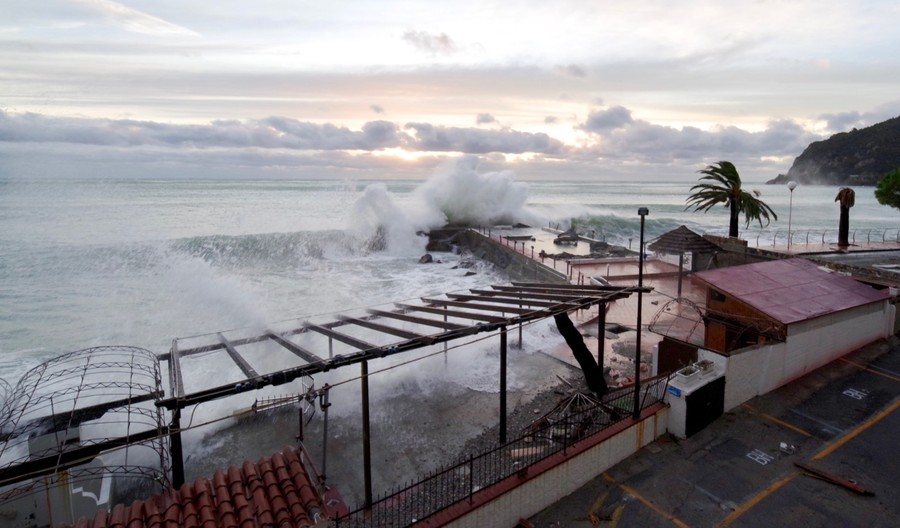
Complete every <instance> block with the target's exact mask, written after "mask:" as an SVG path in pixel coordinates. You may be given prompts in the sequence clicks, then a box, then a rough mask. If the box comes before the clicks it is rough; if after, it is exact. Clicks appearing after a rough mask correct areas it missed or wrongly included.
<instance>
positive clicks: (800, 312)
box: [694, 258, 890, 324]
mask: <svg viewBox="0 0 900 528" xmlns="http://www.w3.org/2000/svg"><path fill="white" fill-rule="evenodd" d="M694 276H695V277H697V278H698V279H700V280H702V281H704V282H706V283H708V284H709V285H710V286H712V287H713V288H715V289H717V290H719V291H722V292H723V293H727V294H729V295H731V296H732V297H734V298H735V299H737V300H739V301H742V302H744V303H746V304H748V305H750V306H752V307H753V308H756V309H757V310H759V311H760V312H762V313H764V314H766V315H768V316H769V317H771V318H773V319H775V320H776V321H778V322H780V323H783V324H791V323H796V322H799V321H805V320H807V319H814V318H816V317H820V316H823V315H827V314H830V313H834V312H839V311H842V310H847V309H850V308H855V307H857V306H863V305H866V304H870V303H873V302H878V301H883V300H885V299H888V298H889V297H890V292H889V291H888V290H886V289H885V290H876V289H874V288H871V287H869V286H866V285H865V284H862V283H861V282H858V281H856V280H854V279H852V278H850V277H847V276H845V275H841V274H840V273H834V272H831V271H828V270H827V269H826V268H823V267H820V266H819V265H818V264H815V263H814V262H811V261H809V260H806V259H801V258H794V259H787V260H774V261H769V262H758V263H756V264H746V265H744V266H732V267H728V268H719V269H716V270H710V271H703V272H700V273H696V274H695V275H694Z"/></svg>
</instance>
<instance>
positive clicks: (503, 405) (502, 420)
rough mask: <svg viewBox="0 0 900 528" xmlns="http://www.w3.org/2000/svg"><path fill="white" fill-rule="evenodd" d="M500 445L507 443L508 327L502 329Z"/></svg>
mask: <svg viewBox="0 0 900 528" xmlns="http://www.w3.org/2000/svg"><path fill="white" fill-rule="evenodd" d="M500 443H501V444H505V443H506V327H505V326H501V327H500Z"/></svg>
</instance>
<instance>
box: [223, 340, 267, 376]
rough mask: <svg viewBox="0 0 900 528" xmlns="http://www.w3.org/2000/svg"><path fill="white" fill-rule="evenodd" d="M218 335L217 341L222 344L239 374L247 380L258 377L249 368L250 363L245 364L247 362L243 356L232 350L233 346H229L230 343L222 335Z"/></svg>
mask: <svg viewBox="0 0 900 528" xmlns="http://www.w3.org/2000/svg"><path fill="white" fill-rule="evenodd" d="M218 335H219V341H221V342H222V345H223V346H224V347H225V351H226V352H228V355H229V356H231V359H232V360H233V361H234V362H235V364H236V365H237V366H238V368H239V369H241V372H243V373H244V375H245V376H247V377H248V378H255V377H257V376H259V374H257V372H256V371H255V370H254V369H253V367H251V366H250V363H247V360H246V359H244V356H242V355H241V354H240V352H238V351H237V349H236V348H234V345H232V344H231V341H229V340H228V339H226V338H225V336H223V335H222V334H218Z"/></svg>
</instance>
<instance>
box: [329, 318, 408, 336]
mask: <svg viewBox="0 0 900 528" xmlns="http://www.w3.org/2000/svg"><path fill="white" fill-rule="evenodd" d="M338 319H340V320H341V321H346V322H348V323H351V324H355V325H357V326H362V327H364V328H368V329H370V330H376V331H378V332H381V333H384V334H390V335H394V336H397V337H403V338H405V339H416V338H419V337H423V336H422V334H417V333H415V332H410V331H409V330H403V329H401V328H395V327H393V326H388V325H383V324H380V323H376V322H374V321H369V320H367V319H359V318H357V317H347V316H346V315H339V316H338Z"/></svg>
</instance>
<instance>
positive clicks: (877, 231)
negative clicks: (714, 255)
mask: <svg viewBox="0 0 900 528" xmlns="http://www.w3.org/2000/svg"><path fill="white" fill-rule="evenodd" d="M741 238H744V239H745V240H747V241H748V242H750V243H751V244H753V243H755V244H756V247H758V248H761V247H766V246H775V245H787V243H788V238H790V242H791V245H800V244H805V245H817V244H834V243H837V240H838V231H837V229H794V230H793V231H790V232H789V231H787V230H786V229H783V230H782V229H776V230H766V229H763V230H759V231H755V232H753V231H745V232H743V233H741ZM847 238H848V241H849V242H850V244H853V245H863V244H879V243H885V242H900V229H898V228H896V227H888V228H883V227H873V228H870V229H851V230H850V231H849V232H848V234H847Z"/></svg>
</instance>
